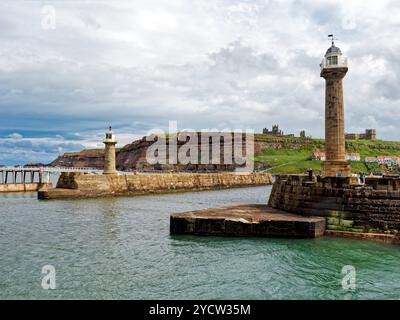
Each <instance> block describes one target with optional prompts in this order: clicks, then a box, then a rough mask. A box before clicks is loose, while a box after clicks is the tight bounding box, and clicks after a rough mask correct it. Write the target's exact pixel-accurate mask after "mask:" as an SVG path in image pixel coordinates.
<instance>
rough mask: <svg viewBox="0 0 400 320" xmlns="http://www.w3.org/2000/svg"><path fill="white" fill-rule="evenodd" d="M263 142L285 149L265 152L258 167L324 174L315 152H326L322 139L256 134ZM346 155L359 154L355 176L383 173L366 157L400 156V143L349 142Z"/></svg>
mask: <svg viewBox="0 0 400 320" xmlns="http://www.w3.org/2000/svg"><path fill="white" fill-rule="evenodd" d="M255 137H256V139H260V140H264V139H265V140H271V139H274V140H279V141H280V142H281V146H282V147H281V148H279V149H266V150H262V151H261V152H260V153H259V154H256V156H255V159H254V160H255V164H256V166H257V165H259V164H267V165H268V166H270V168H269V169H267V170H266V171H268V172H270V173H306V172H307V169H309V168H312V169H313V170H314V172H316V173H318V172H320V171H321V161H312V160H311V155H312V152H313V151H314V150H316V149H319V150H321V151H323V150H324V147H323V142H324V141H323V140H322V139H309V138H306V139H301V138H295V137H274V136H271V135H261V134H257V135H255ZM346 144H347V147H346V152H349V153H350V152H358V153H360V156H361V160H362V161H361V162H356V161H351V162H350V165H351V171H352V172H354V173H358V172H364V173H369V172H371V171H383V170H384V168H381V167H379V166H378V165H376V164H365V163H364V159H365V157H369V156H378V155H400V142H397V141H382V140H376V141H368V140H349V141H346Z"/></svg>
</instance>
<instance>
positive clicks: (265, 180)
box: [38, 172, 272, 199]
mask: <svg viewBox="0 0 400 320" xmlns="http://www.w3.org/2000/svg"><path fill="white" fill-rule="evenodd" d="M271 183H272V176H271V175H270V174H269V173H161V174H129V175H95V174H81V173H76V172H69V173H63V174H62V175H61V176H60V178H59V180H58V183H57V186H56V188H54V189H50V190H43V191H39V193H38V197H39V199H57V198H89V197H100V196H112V195H137V194H151V193H166V192H179V191H200V190H210V189H224V188H234V187H245V186H255V185H267V184H271Z"/></svg>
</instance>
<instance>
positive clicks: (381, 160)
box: [365, 156, 400, 165]
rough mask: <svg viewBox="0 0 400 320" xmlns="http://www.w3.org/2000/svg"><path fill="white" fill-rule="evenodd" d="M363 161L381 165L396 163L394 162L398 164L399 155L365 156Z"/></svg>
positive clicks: (399, 160)
mask: <svg viewBox="0 0 400 320" xmlns="http://www.w3.org/2000/svg"><path fill="white" fill-rule="evenodd" d="M365 163H377V164H381V165H396V164H400V156H376V157H365Z"/></svg>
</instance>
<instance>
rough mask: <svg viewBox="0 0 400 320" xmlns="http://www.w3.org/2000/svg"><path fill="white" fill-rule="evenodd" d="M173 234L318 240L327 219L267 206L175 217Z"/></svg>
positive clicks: (173, 216)
mask: <svg viewBox="0 0 400 320" xmlns="http://www.w3.org/2000/svg"><path fill="white" fill-rule="evenodd" d="M170 232H171V234H194V235H211V236H263V237H288V238H316V237H321V236H323V235H324V232H325V218H321V217H305V216H299V215H296V214H291V213H288V212H285V211H281V210H278V209H274V208H272V207H269V206H267V205H258V204H246V205H236V206H227V207H221V208H213V209H205V210H198V211H188V212H182V213H174V214H172V215H171V220H170Z"/></svg>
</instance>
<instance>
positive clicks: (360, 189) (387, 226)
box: [269, 175, 400, 234]
mask: <svg viewBox="0 0 400 320" xmlns="http://www.w3.org/2000/svg"><path fill="white" fill-rule="evenodd" d="M269 205H270V206H271V207H273V208H276V209H281V210H285V211H288V212H292V213H297V214H303V215H314V216H323V217H326V220H327V230H336V231H348V232H367V233H386V234H397V233H398V231H400V179H399V178H391V177H383V178H376V177H367V179H366V183H365V185H360V184H358V178H354V177H326V178H318V179H315V180H314V181H308V179H307V177H306V176H303V175H283V176H279V177H277V178H276V181H275V183H274V186H273V188H272V192H271V196H270V199H269Z"/></svg>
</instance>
